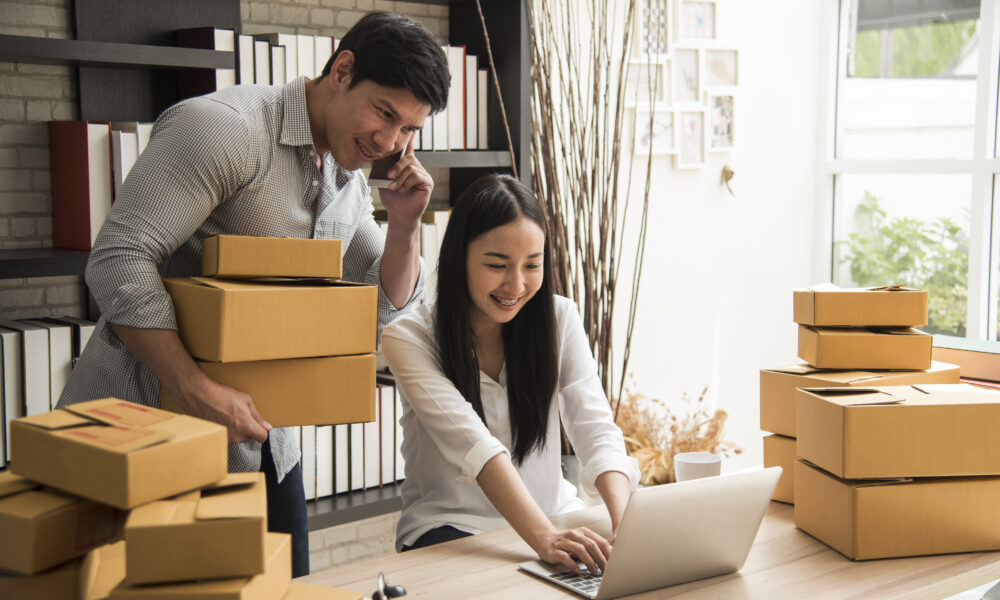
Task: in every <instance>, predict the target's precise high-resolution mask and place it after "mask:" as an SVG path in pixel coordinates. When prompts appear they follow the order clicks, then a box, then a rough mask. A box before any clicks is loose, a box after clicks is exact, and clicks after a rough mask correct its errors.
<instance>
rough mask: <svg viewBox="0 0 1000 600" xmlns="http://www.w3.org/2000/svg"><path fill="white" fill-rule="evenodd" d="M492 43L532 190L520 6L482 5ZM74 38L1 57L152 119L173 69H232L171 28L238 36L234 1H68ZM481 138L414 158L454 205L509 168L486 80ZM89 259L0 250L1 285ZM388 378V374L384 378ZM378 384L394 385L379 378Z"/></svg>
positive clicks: (506, 0) (227, 56) (226, 58)
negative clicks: (181, 40)
mask: <svg viewBox="0 0 1000 600" xmlns="http://www.w3.org/2000/svg"><path fill="white" fill-rule="evenodd" d="M422 3H425V4H437V5H448V6H449V29H450V31H451V39H450V43H451V44H453V45H464V46H465V47H466V49H467V52H468V53H470V54H475V55H476V56H478V57H480V67H481V68H488V67H487V66H486V65H487V62H486V56H487V54H486V48H485V43H484V41H483V37H482V26H481V22H480V19H479V16H478V13H477V11H476V6H475V3H474V2H473V1H472V0H424V1H423V2H422ZM483 4H484V6H483V10H484V19H485V21H486V23H487V25H488V29H489V35H490V38H491V40H492V42H493V46H494V47H493V50H494V61H495V63H496V68H497V76H498V79H499V82H500V87H501V90H502V94H503V100H504V104H505V106H506V110H507V117H508V120H509V122H510V133H511V138H512V142H513V146H514V152H515V157H514V162H515V163H516V164H517V168H518V172H519V175H520V178H521V180H522V181H524V182H525V183H526V184H527V185H529V186H530V176H531V170H530V162H529V161H530V114H531V111H530V109H531V106H530V102H531V98H530V81H531V79H530V77H531V73H530V52H529V46H528V44H529V39H530V37H529V35H528V33H529V29H528V18H527V13H526V9H525V5H524V2H523V0H490V1H489V2H484V3H483ZM74 11H75V20H76V23H75V30H76V34H77V39H75V40H74V39H70V40H67V39H56V38H38V37H28V36H18V35H0V60H3V61H10V62H24V63H34V64H53V65H66V66H72V67H76V68H77V70H78V87H79V89H78V97H79V107H80V119H83V120H91V121H112V120H114V121H119V120H120V121H136V120H138V121H153V120H155V118H156V116H157V115H158V114H159V113H160V112H162V111H163V109H165V108H167V107H168V106H170V105H171V104H173V103H175V102H177V101H178V100H180V99H181V98H179V97H178V91H177V71H178V69H216V68H225V67H228V66H230V65H232V64H233V63H234V56H233V53H232V52H218V51H213V50H198V49H191V48H178V47H175V46H174V39H173V35H174V31H175V30H177V29H183V28H189V27H201V26H205V25H208V24H212V25H215V26H216V27H220V28H229V29H234V30H236V31H240V30H241V20H240V3H239V2H238V1H236V0H171V1H170V2H135V1H134V0H75V2H74ZM488 87H489V94H490V97H489V100H488V110H489V118H488V131H489V138H490V140H491V144H490V145H491V147H492V148H493V149H491V150H485V151H451V152H417V157H418V158H419V160H420V161H421V163H422V164H424V165H425V166H426V167H430V168H448V169H450V177H451V186H450V187H451V189H452V190H453V196H452V200H451V201H452V202H454V199H455V198H456V197H457V194H458V192H460V191H461V190H463V189H465V187H466V186H467V185H468V183H470V182H471V181H472V180H474V179H475V178H477V177H479V176H480V175H482V174H484V173H489V172H496V171H509V170H510V168H511V166H512V161H511V156H510V153H509V152H508V150H507V137H506V134H505V131H504V127H503V121H502V118H501V116H500V112H499V108H498V103H497V101H496V97H495V91H494V90H495V88H494V86H493V82H492V80H490V83H489V86H488ZM88 257H89V252H86V251H78V250H61V249H52V248H37V249H16V250H0V279H11V278H31V277H52V276H61V275H83V274H84V271H85V269H86V264H87V259H88ZM390 380H391V376H390ZM379 384H380V385H392V383H390V382H388V381H387V380H385V379H384V378H383V379H380V380H379ZM400 506H401V504H400V499H399V485H398V484H397V485H386V486H382V487H379V488H372V489H368V490H364V491H356V492H352V493H348V494H340V495H338V496H333V497H328V498H323V499H320V500H316V501H311V502H309V503H308V514H309V527H310V529H318V528H324V527H330V526H332V525H337V524H341V523H347V522H350V521H353V520H357V519H363V518H368V517H371V516H376V515H380V514H385V513H389V512H393V511H396V510H399V508H400Z"/></svg>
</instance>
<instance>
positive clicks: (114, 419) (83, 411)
mask: <svg viewBox="0 0 1000 600" xmlns="http://www.w3.org/2000/svg"><path fill="white" fill-rule="evenodd" d="M63 410H66V411H68V412H71V413H74V414H76V415H79V416H81V417H86V418H88V419H93V420H94V421H98V422H100V423H104V424H105V425H114V426H117V427H121V428H124V429H142V428H145V427H149V426H151V425H156V424H157V423H162V422H164V421H169V420H170V419H175V418H177V415H175V414H172V413H169V412H166V411H162V410H158V409H155V408H150V407H148V406H142V405H140V404H135V403H133V402H128V401H126V400H119V399H118V398H104V399H101V400H92V401H90V402H81V403H80V404H71V405H70V406H67V407H66V408H65V409H63Z"/></svg>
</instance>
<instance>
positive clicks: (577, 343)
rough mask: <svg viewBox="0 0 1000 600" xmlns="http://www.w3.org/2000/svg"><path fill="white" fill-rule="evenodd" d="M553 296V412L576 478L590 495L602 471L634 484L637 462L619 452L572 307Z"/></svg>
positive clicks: (621, 446) (617, 432) (621, 445)
mask: <svg viewBox="0 0 1000 600" xmlns="http://www.w3.org/2000/svg"><path fill="white" fill-rule="evenodd" d="M556 300H557V308H556V313H557V315H558V323H557V332H558V335H559V339H560V357H559V358H560V366H559V392H560V393H559V412H560V415H561V416H562V422H563V427H564V428H565V429H566V435H567V436H568V437H569V441H570V443H571V444H573V450H574V451H575V452H576V455H577V457H579V459H580V464H581V466H582V469H581V472H580V482H581V483H582V484H583V486H584V489H585V490H586V491H587V492H588V493H591V494H593V493H595V491H596V490H595V485H594V484H595V482H596V481H597V478H598V477H599V476H600V475H601V474H602V473H606V472H608V471H618V472H620V473H622V474H624V475H625V476H626V477H628V479H629V483H630V485H631V487H632V488H633V489H635V487H636V486H637V485H638V484H639V467H638V464H637V463H636V461H635V459H634V458H632V457H631V456H629V455H628V454H627V453H626V452H625V438H624V436H623V435H622V431H621V429H619V428H618V426H617V425H616V424H615V422H614V416H613V415H612V413H611V406H610V404H609V402H608V399H607V396H606V395H605V394H604V388H603V387H602V386H601V380H600V378H599V377H598V376H597V365H596V363H595V362H594V358H593V356H592V355H591V353H590V345H589V344H588V343H587V336H586V333H585V332H584V329H583V323H582V322H581V321H580V316H579V314H577V311H576V306H575V305H574V304H573V303H572V302H571V301H569V300H567V299H561V298H559V297H557V298H556Z"/></svg>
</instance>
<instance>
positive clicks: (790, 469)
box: [764, 434, 798, 504]
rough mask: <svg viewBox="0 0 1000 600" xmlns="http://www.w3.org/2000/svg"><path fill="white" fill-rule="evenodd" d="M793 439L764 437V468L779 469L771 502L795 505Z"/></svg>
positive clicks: (779, 436) (773, 435) (794, 454)
mask: <svg viewBox="0 0 1000 600" xmlns="http://www.w3.org/2000/svg"><path fill="white" fill-rule="evenodd" d="M796 456H798V455H797V454H796V451H795V438H790V437H785V436H783V435H775V434H771V435H765V436H764V468H767V467H781V479H779V480H778V486H777V487H775V488H774V494H772V495H771V499H772V500H777V501H778V502H787V503H788V504H795V457H796Z"/></svg>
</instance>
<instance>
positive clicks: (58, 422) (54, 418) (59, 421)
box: [17, 410, 94, 431]
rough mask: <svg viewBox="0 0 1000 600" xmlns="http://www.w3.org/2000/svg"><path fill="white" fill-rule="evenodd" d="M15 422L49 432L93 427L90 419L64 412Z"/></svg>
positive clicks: (55, 412) (50, 413) (35, 416)
mask: <svg viewBox="0 0 1000 600" xmlns="http://www.w3.org/2000/svg"><path fill="white" fill-rule="evenodd" d="M17 422H18V423H21V424H23V425H31V426H32V427H38V428H39V429H47V430H49V431H56V430H59V429H70V428H73V427H87V426H91V425H94V421H93V420H92V419H87V418H85V417H81V416H79V415H74V414H73V413H70V412H66V411H65V410H53V411H51V412H47V413H42V414H40V415H32V416H30V417H23V418H20V419H17Z"/></svg>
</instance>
